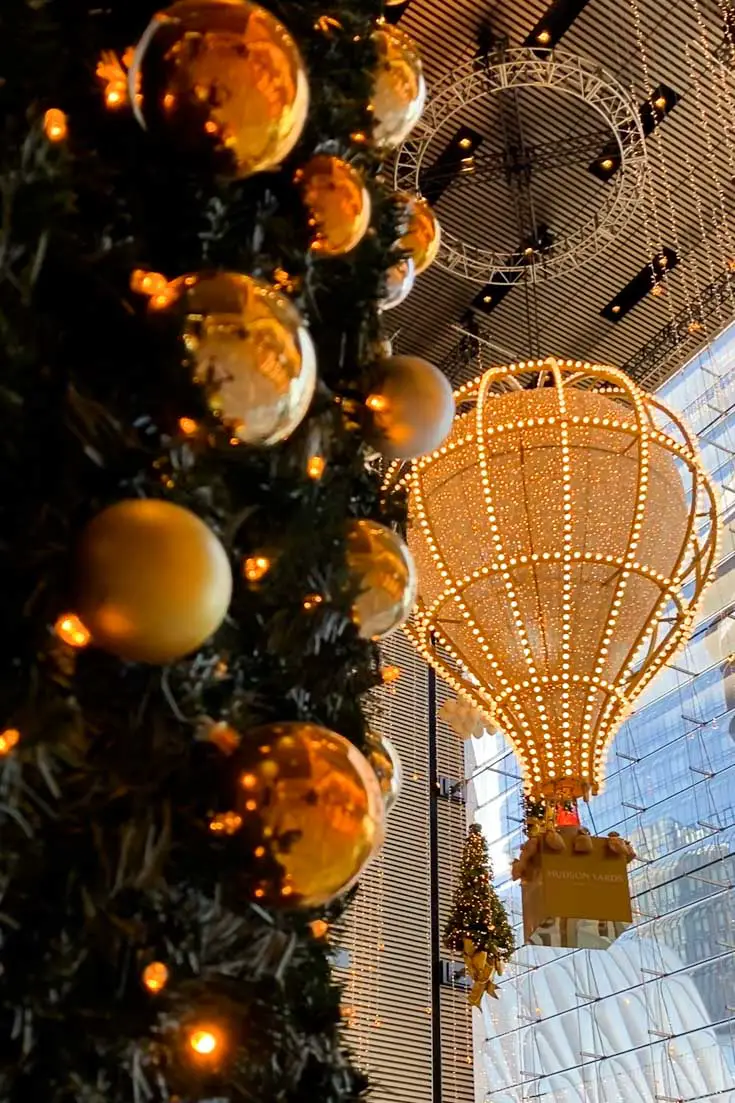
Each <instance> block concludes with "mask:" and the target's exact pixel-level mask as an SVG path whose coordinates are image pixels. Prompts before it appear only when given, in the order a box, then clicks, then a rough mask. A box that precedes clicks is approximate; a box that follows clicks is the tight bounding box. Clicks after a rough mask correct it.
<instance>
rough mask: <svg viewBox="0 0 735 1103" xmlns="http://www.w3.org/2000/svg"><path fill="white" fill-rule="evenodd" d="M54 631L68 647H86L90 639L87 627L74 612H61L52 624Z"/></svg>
mask: <svg viewBox="0 0 735 1103" xmlns="http://www.w3.org/2000/svg"><path fill="white" fill-rule="evenodd" d="M54 632H55V633H56V635H57V636H58V637H59V639H60V640H62V641H63V642H64V643H66V644H68V645H69V647H86V646H87V644H88V643H89V642H90V640H91V639H92V635H91V633H90V631H89V629H88V628H87V627H86V626H85V625H84V624H82V622H81V620H80V619H79V617H78V616H77V615H76V613H62V615H61V616H60V617H59V618H58V620H57V621H56V624H55V625H54Z"/></svg>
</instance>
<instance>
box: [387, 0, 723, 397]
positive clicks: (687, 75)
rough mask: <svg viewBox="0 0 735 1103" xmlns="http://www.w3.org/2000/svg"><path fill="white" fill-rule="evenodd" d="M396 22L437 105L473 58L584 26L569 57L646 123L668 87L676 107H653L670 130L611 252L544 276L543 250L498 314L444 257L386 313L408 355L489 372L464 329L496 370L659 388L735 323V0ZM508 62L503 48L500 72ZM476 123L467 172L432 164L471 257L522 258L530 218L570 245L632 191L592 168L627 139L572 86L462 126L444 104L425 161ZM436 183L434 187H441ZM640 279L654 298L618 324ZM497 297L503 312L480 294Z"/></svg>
mask: <svg viewBox="0 0 735 1103" xmlns="http://www.w3.org/2000/svg"><path fill="white" fill-rule="evenodd" d="M580 9H581V10H580ZM730 9H732V12H731V11H730ZM389 10H390V9H389ZM393 13H394V14H393V20H394V21H395V20H396V18H397V20H398V23H399V26H400V27H401V28H402V29H404V30H405V31H406V32H407V33H408V34H409V35H410V36H411V37H412V38H413V39H414V40H415V41H416V42H417V43H418V45H419V47H420V49H421V52H422V56H423V61H424V69H425V73H426V76H427V80H428V83H429V90H430V100H431V97H432V94H433V95H434V96H436V94H437V93H436V91H434V92H433V93H432V89H434V90H436V89H437V88H438V89H439V90H441V88H442V87H446V84H447V82H449V83H450V84H451V83H453V82H454V81H455V79H456V75H457V74H458V73H459V72H460V71H461V66H462V65H463V64H465V63H468V62H471V61H472V60H473V59H476V58H478V57H482V56H487V53H488V47H489V48H490V50H491V51H492V50H495V51H497V50H498V49H500V50H501V51H502V50H503V49H505V50H508V49H511V48H513V47H517V46H521V45H522V44H523V43H524V42H526V41H527V40H529V41H530V42H531V43H533V44H534V46H535V47H537V46H538V42H537V38H536V37H535V36H538V34H539V33H541V32H542V31H543V30H544V28H545V26H547V25H548V26H559V24H561V25H562V26H563V25H564V23H565V22H569V23H570V25H569V27H568V29H566V30H565V31H564V33H562V34H561V35H560V37H559V39H558V42H557V43H555V45H556V46H557V47H558V51H559V56H561V52H562V51H563V53H564V54H565V55H570V54H571V55H576V56H581V57H582V58H584V59H588V60H589V61H591V62H593V63H596V64H597V65H600V66H602V67H603V69H604V70H606V71H607V72H608V73H609V74H611V75H612V76H613V77H614V78H615V79H616V80H617V82H618V83H619V85H620V86H622V89H623V91H624V92H625V93H626V94H627V95H628V96H629V97H630V103H631V105H632V107H633V113H634V115H635V114H636V113H638V112H640V109H641V107H644V112H643V114H645V111H646V110H647V111H648V119H649V121H650V120H651V111H650V106H646V105H650V103H651V101H652V100H654V99H655V98H656V94H657V93H656V89H658V88H660V87H661V86H664V87H665V88H666V89H667V93H666V94H667V95H670V93H673V94H674V97H673V99H674V100H675V106H673V107H672V109H671V110H668V105H667V111H668V113H665V112H664V113H662V112H661V111H658V112H654V115H653V119H654V121H655V123H656V125H655V126H654V127H653V129H652V132H651V133H650V134H649V135H648V136H647V137H646V138H645V142H644V144H643V148H645V151H646V154H647V168H646V171H645V178H644V180H643V182H642V183H641V182H640V181H639V186H638V187H637V188H636V189H634V194H633V201H632V203H631V204H630V210H629V216H628V217H627V220H626V224H625V225H624V227H623V228H622V229H621V230H620V232H619V233H618V234H617V236H616V238H615V240H614V241H613V242H612V243H609V244H607V245H606V246H605V247H604V248H601V249H596V248H593V249H590V250H589V253H590V256H589V258H588V259H587V261H586V263H584V264H583V265H582V266H581V267H578V268H576V269H575V270H568V271H563V272H562V273H561V274H560V275H558V276H556V277H555V278H548V276H547V275H546V271H547V267H546V266H545V264H544V254H543V250H541V251H539V252H538V253H536V254H535V255H534V257H533V260H532V262H530V263H529V264H528V265H527V266H526V267H525V268H523V269H522V271H521V273H520V278H519V279H518V282H517V283H515V285H514V286H512V287H511V288H510V290H507V289H506V291H507V293H505V294H504V295H503V296H501V301H500V302H499V305H495V303H496V302H497V295H496V293H495V289H493V288H488V287H483V283H482V282H470V281H469V280H468V279H466V278H464V277H462V276H460V275H457V274H456V273H454V272H449V271H446V270H444V269H442V268H441V267H440V266H439V264H438V263H437V264H435V265H434V266H433V267H432V268H430V269H429V270H428V271H427V272H425V273H424V274H423V275H421V276H420V277H419V278H418V279H417V281H416V285H415V287H414V290H413V291H412V293H411V295H410V296H409V298H408V299H407V300H406V302H405V303H404V304H403V305H402V306H400V307H399V308H397V309H395V310H393V311H391V312H390V314H388V315H386V321H387V323H388V327H387V328H388V330H389V331H394V332H396V338H395V348H396V351H400V352H406V353H408V352H411V353H415V354H417V355H422V356H424V357H426V358H427V359H430V360H432V361H433V362H434V363H437V364H442V365H443V366H444V368H445V370H447V371H448V372H449V374H450V376H452V377H453V378H456V379H458V380H460V379H462V378H466V377H467V376H468V375H469V374H475V373H476V371H477V365H476V362H475V363H472V364H469V363H468V354H469V353H476V352H477V348H478V345H477V342H467V341H466V340H465V341H464V343H463V344H462V347H461V349H460V348H459V347H458V341H459V338H460V334H459V332H458V327H460V326H462V327H464V328H469V329H470V330H471V331H472V332H474V333H476V334H479V336H480V337H481V338H482V342H481V348H482V353H483V359H484V362H485V363H487V362H489V361H495V362H503V361H506V360H513V359H527V358H529V357H531V356H546V355H557V356H561V357H565V358H566V357H572V358H574V359H578V358H581V359H589V360H599V361H604V362H607V363H614V364H617V365H619V366H623V367H626V368H627V370H629V371H630V372H631V374H632V375H634V376H635V377H636V378H637V379H639V380H640V381H641V382H642V383H643V384H644V385H645V386H649V387H652V386H655V385H658V384H659V383H660V382H661V381H662V380H663V379H664V378H665V377H666V375H668V374H669V373H670V372H671V371H673V370H674V369H675V368H677V367H678V366H680V365H681V364H682V363H684V362H685V361H686V360H688V359H689V357H690V356H691V355H692V354H693V353H694V352H695V351H696V350H697V349H698V348H699V347H701V346H702V345H703V344H706V343H707V341H708V340H710V339H711V338H713V337H714V336H715V335H716V333H717V332H719V331H720V330H721V329H722V328H723V326H724V325H725V324H726V323H727V322H729V321H730V320H731V319H732V318H733V317H735V275H733V274H732V273H731V272H730V271H729V269H728V265H727V261H728V259H731V258H733V257H735V68H731V67H730V62H731V59H732V57H733V49H732V44H733V38H732V33H731V31H730V30H729V29H728V24H727V18H728V16H729V15H730V14H733V15H735V2H732V3H731V0H666V2H659V0H588V2H587V3H586V4H585V3H580V2H579V0H555V2H554V3H552V4H549V3H546V2H544V0H495V2H492V0H489V2H486V3H481V2H480V3H478V2H477V0H449V2H448V3H446V4H438V3H437V2H436V0H409V2H408V3H407V4H404V5H403V6H402V7H399V8H394V9H393ZM730 26H735V18H734V19H733V23H732V24H731V25H730ZM529 36H532V37H531V38H530V39H529ZM502 56H503V55H502V53H500V54H498V53H497V52H496V53H492V52H491V53H490V64H491V65H492V64H494V63H497V62H498V61H499V60H502ZM505 56H506V57H507V56H508V55H507V54H506V55H505ZM536 56H538V57H539V58H540V59H541V60H542V61H543V63H544V64H549V63H551V62H552V61H553V58H554V57H555V56H556V55H555V54H554V53H553V52H552V53H550V52H549V50H548V49H540V48H539V49H538V52H537V55H536ZM478 64H479V66H480V67H481V65H482V62H479V63H478ZM442 82H443V83H442ZM671 102H673V100H670V103H671ZM425 118H426V116H425ZM461 127H469V128H470V129H471V132H472V133H473V134H474V135H476V136H478V137H480V138H481V139H482V141H481V145H480V146H479V147H478V148H477V152H476V154H475V159H474V161H471V162H469V163H468V165H467V166H466V167H465V169H463V171H462V172H461V173H457V172H456V171H455V167H454V166H455V165H456V164H457V161H456V157H455V160H454V162H452V164H451V165H450V167H449V170H448V171H447V170H446V169H445V170H443V174H440V173H439V170H438V169H437V168H435V179H439V180H441V181H442V182H443V184H444V185H447V186H445V188H444V190H443V193H442V194H441V195H440V196H439V197H438V198H435V199H434V208H435V211H436V213H437V215H438V218H439V221H440V223H441V224H442V226H443V228H444V229H445V230H446V231H448V232H449V233H450V234H452V235H456V237H457V238H459V239H460V240H461V241H462V242H465V243H466V244H467V245H468V246H470V247H472V246H477V247H480V248H482V249H493V250H497V251H499V252H501V253H504V254H505V253H507V255H508V256H509V257H512V256H515V258H516V259H515V263H516V265H517V264H518V259H517V258H518V257H519V256H522V255H523V254H522V242H524V241H525V242H526V244H527V235H528V232H529V220H530V223H531V226H530V229H531V231H532V233H537V232H538V231H539V229H540V228H542V227H547V228H548V230H549V232H550V234H551V235H552V238H553V239H556V240H559V239H560V238H563V237H564V236H565V235H567V234H569V233H570V232H573V231H574V230H575V229H577V228H579V227H580V226H581V225H582V224H583V222H585V221H587V220H589V218H590V216H591V215H593V214H594V212H602V210H603V208H604V205H605V204H606V203H609V201H610V199H611V191H612V189H614V188H616V187H619V186H620V185H621V174H620V173H613V175H612V176H611V178H610V179H608V180H604V179H599V178H598V177H597V176H596V175H594V174H593V172H591V171H590V164H591V163H592V162H593V161H595V159H596V158H597V161H598V162H599V159H600V158H599V156H598V155H597V154H596V153H595V152H594V151H595V150H600V151H602V150H604V146H605V135H606V134H607V137H608V139H610V138H612V137H613V135H612V132H611V131H610V130H609V126H608V124H607V123H606V122H605V120H604V119H602V118H601V117H600V115H599V114H598V113H597V111H596V110H594V109H593V108H592V107H590V106H589V105H588V104H587V103H585V102H583V101H582V100H580V99H575V98H573V97H570V96H568V95H564V94H563V93H562V92H560V91H558V90H555V89H551V88H545V87H540V86H539V87H526V88H522V89H517V90H513V89H506V90H502V91H500V92H497V93H496V94H493V95H487V96H484V97H483V98H481V99H478V100H476V101H475V102H473V103H465V104H464V105H462V106H461V107H460V110H458V111H457V112H456V113H455V114H453V115H452V116H451V117H445V116H444V115H443V114H442V112H438V117H437V118H436V119H435V120H434V121H433V122H432V126H431V134H430V137H429V138H427V142H428V145H427V147H426V149H425V159H424V169H426V168H429V169H430V168H431V166H432V165H436V162H437V159H438V158H439V157H440V155H441V154H442V152H443V151H445V150H448V149H451V148H452V142H454V143H455V145H456V143H457V141H458V134H459V133H465V131H463V130H460V128H461ZM474 140H477V139H474ZM411 141H412V139H409V146H410V143H411ZM519 148H522V150H523V151H524V155H525V156H526V162H525V164H526V165H528V164H529V163H530V170H528V171H526V170H524V171H523V172H521V173H519V172H517V171H516V172H507V171H506V168H507V165H508V163H509V162H508V159H507V154H508V151H509V150H510V149H515V150H516V155H515V158H514V162H515V165H516V168H517V166H518V155H517V151H518V149H519ZM529 151H530V153H529ZM404 153H405V151H404ZM544 154H546V156H544ZM400 157H401V152H400V151H399V158H400ZM504 157H505V161H504ZM542 162H543V163H542ZM626 171H627V170H626ZM430 176H431V174H429V176H428V177H427V176H423V177H422V180H423V181H424V190H426V191H427V194H429V188H428V186H427V180H429V179H430ZM628 179H630V177H628ZM519 181H520V182H519ZM519 212H520V213H519ZM663 247H666V248H668V249H669V250H672V251H673V252H674V253H675V254H676V255H677V257H678V263H677V264H676V266H675V267H672V268H671V269H670V270H667V271H666V272H665V273H664V275H663V279H662V281H661V283H662V289H661V291H662V293H661V294H652V293H651V283H652V281H651V280H650V278H648V277H647V276H646V266H647V265H649V266H650V265H651V262H652V261H653V258H654V257H655V256H656V255H658V253H659V252H660V250H661V249H662V248H663ZM648 272H649V273H650V272H652V269H651V268H650V267H649V269H648ZM640 273H642V275H643V290H644V294H643V297H642V298H641V299H640V301H639V302H638V303H637V305H635V306H633V307H632V309H630V310H629V311H628V312H627V313H626V312H625V311H620V316H619V317H616V315H615V314H611V313H610V307H611V304H614V302H615V299H616V296H619V295H620V294H621V292H623V291H624V289H625V288H626V285H628V284H629V282H630V281H631V280H632V279H633V278H634V277H635V276H636V274H640ZM488 293H490V297H491V298H492V299H493V303H492V304H491V305H489V306H488V305H485V304H484V302H483V299H484V298H485V297H487V295H488ZM473 303H474V305H473ZM606 307H607V308H608V317H603V316H601V311H602V310H603V309H604V308H606Z"/></svg>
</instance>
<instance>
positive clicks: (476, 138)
mask: <svg viewBox="0 0 735 1103" xmlns="http://www.w3.org/2000/svg"><path fill="white" fill-rule="evenodd" d="M482 140H483V139H482V134H480V133H478V131H477V130H473V129H472V127H470V126H461V127H460V128H459V130H458V131H457V132H456V134H454V135H452V137H451V138H450V140H449V143H448V144H447V145H446V146H445V148H444V149H443V150H442V152H441V153H440V154H439V156H438V157H437V159H436V161H435V162H434V164H433V165H431V167H430V168H427V169H425V171H424V172H422V173H421V177H420V179H419V188H420V190H421V194H422V195H423V197H424V199H426V200H427V201H428V202H429V203H431V204H432V206H433V204H434V203H436V202H437V201H438V200H439V199H440V198H441V196H442V195H443V194H444V192H445V191H446V190H447V188H448V187H450V185H451V184H453V183H454V181H455V180H457V179H459V177H460V176H469V175H473V174H474V171H475V153H476V152H477V150H478V149H479V148H480V146H481V145H482Z"/></svg>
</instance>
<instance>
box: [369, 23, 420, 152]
mask: <svg viewBox="0 0 735 1103" xmlns="http://www.w3.org/2000/svg"><path fill="white" fill-rule="evenodd" d="M373 40H374V42H375V46H376V49H377V53H378V61H377V66H376V69H375V73H374V77H373V95H372V108H373V119H374V125H373V137H374V139H375V141H376V142H377V144H378V145H379V146H383V147H385V148H388V149H396V148H397V147H398V146H399V145H400V144H401V142H404V141H405V140H406V138H407V137H408V135H409V134H410V133H411V131H412V130H413V128H414V126H415V125H416V123H417V122H418V121H419V119H420V118H421V113H422V111H423V110H424V104H425V103H426V81H425V79H424V71H423V66H422V64H421V57H420V55H419V51H418V47H417V46H416V44H415V43H414V42H413V41H412V39H410V38H409V37H408V35H407V34H406V33H405V31H402V30H401V29H400V28H399V27H393V26H391V25H390V24H389V23H381V24H380V26H379V27H378V28H377V29H376V30H375V31H374V32H373Z"/></svg>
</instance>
